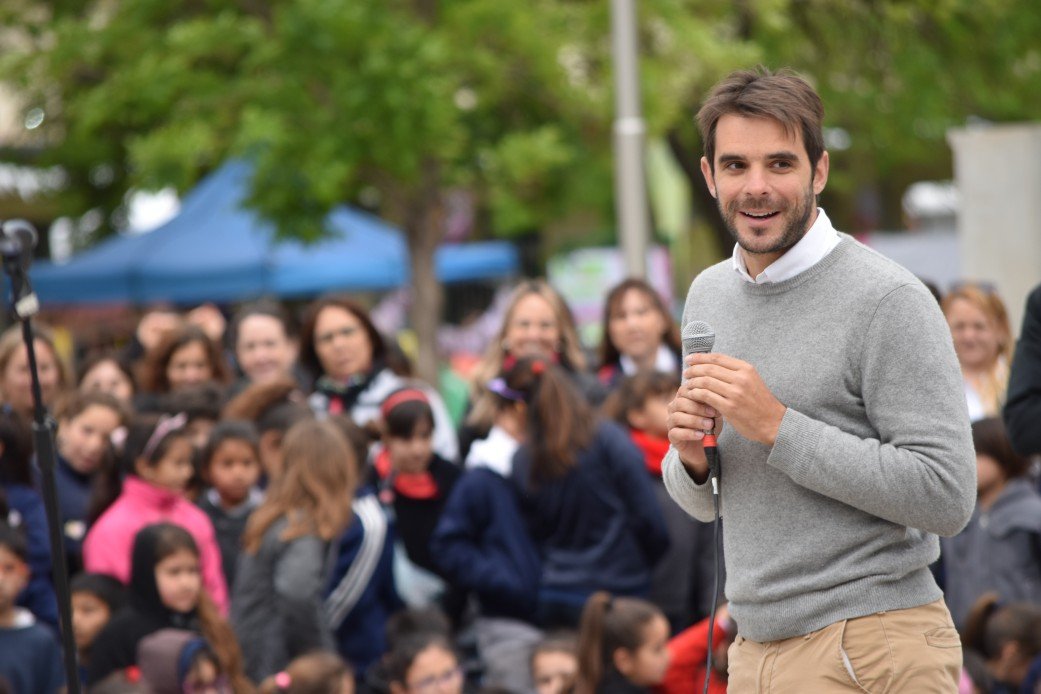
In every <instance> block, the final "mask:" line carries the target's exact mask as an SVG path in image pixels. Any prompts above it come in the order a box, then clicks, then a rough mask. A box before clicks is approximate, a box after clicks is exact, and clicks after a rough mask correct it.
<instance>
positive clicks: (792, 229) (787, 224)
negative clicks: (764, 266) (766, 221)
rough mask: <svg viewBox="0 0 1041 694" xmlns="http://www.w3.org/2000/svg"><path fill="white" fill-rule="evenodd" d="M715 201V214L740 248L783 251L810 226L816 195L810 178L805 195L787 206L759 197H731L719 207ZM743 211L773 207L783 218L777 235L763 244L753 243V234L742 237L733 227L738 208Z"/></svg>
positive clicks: (735, 223) (815, 204) (766, 209)
mask: <svg viewBox="0 0 1041 694" xmlns="http://www.w3.org/2000/svg"><path fill="white" fill-rule="evenodd" d="M716 205H717V206H718V207H719V214H720V216H721V217H722V218H723V224H724V226H726V228H727V231H728V232H730V235H731V236H733V237H734V241H736V242H737V244H738V245H739V246H741V248H742V249H744V250H745V251H747V252H748V253H757V254H758V253H783V252H785V251H787V250H788V249H789V248H791V247H792V246H794V245H795V244H797V243H799V241H800V240H801V239H802V237H803V236H805V235H806V232H807V231H809V230H810V227H809V223H810V217H812V216H813V213H814V212H815V211H816V210H817V196H816V194H815V193H814V192H813V179H810V185H809V187H807V189H806V195H804V196H803V198H802V200H801V201H800V202H799V203H798V204H797V205H796V206H795V207H789V206H787V205H786V204H781V205H779V204H777V203H776V202H775V201H774V200H772V199H769V198H767V199H763V200H756V201H747V200H746V201H744V202H742V201H741V200H737V199H735V200H731V201H730V202H729V203H728V204H727V205H726V207H725V208H724V207H723V202H722V201H721V200H717V201H716ZM742 209H743V210H745V211H746V212H758V211H763V212H765V211H768V210H777V211H778V214H780V215H781V216H782V218H783V220H784V226H783V229H782V230H781V235H780V236H779V237H778V238H777V239H776V240H775V241H773V243H770V244H768V245H766V246H761V245H757V244H756V241H757V240H758V239H757V238H756V237H755V236H746V237H742V236H741V234H740V233H738V230H737V218H738V215H740V214H741V212H740V210H742Z"/></svg>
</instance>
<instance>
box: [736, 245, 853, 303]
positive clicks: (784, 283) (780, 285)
mask: <svg viewBox="0 0 1041 694" xmlns="http://www.w3.org/2000/svg"><path fill="white" fill-rule="evenodd" d="M838 233H839V239H840V240H839V245H837V246H835V248H834V249H832V251H831V253H828V255H826V256H824V257H823V258H821V259H820V260H819V261H817V262H816V263H815V264H814V265H813V266H811V267H809V268H807V269H806V270H803V271H802V272H800V273H799V274H798V275H796V276H795V277H789V278H788V279H786V280H781V281H780V282H769V283H766V284H752V283H751V282H745V281H743V280H742V281H741V285H742V289H743V290H744V291H745V292H747V293H749V294H751V295H753V296H770V295H774V294H783V293H784V292H787V291H790V290H792V289H794V288H796V287H798V286H799V285H801V284H803V283H804V282H808V281H810V280H812V279H814V278H815V277H817V276H818V275H821V274H823V273H825V272H827V271H828V270H829V269H831V268H832V267H833V266H834V265H835V264H836V263H838V262H839V261H840V260H842V259H843V258H844V257H845V256H846V255H847V254H848V253H849V252H850V250H851V249H852V248H853V245H854V244H855V243H856V241H855V240H854V239H853V237H852V236H850V235H849V234H844V233H842V232H841V231H840V232H838ZM738 279H740V278H738Z"/></svg>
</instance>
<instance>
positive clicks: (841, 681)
mask: <svg viewBox="0 0 1041 694" xmlns="http://www.w3.org/2000/svg"><path fill="white" fill-rule="evenodd" d="M727 657H728V661H729V667H728V671H729V677H730V682H729V684H728V686H727V692H728V694H832V693H833V692H835V693H838V692H843V693H846V692H868V693H869V694H905V693H906V694H941V693H942V694H956V692H957V691H958V679H959V677H960V674H961V666H962V654H961V643H960V641H959V638H958V632H957V631H955V629H954V623H953V622H952V621H951V613H950V612H948V611H947V606H946V605H945V604H944V602H943V600H937V601H936V602H934V603H930V604H928V605H922V606H921V607H913V608H911V609H907V610H894V611H891V612H879V613H877V614H871V615H867V616H865V617H858V618H856V619H846V620H843V621H841V622H836V623H835V624H832V625H830V626H827V627H824V628H823V629H821V630H820V631H815V632H812V633H810V634H806V635H805V636H796V637H793V638H790V639H785V640H783V641H771V642H768V643H759V642H756V641H749V640H748V639H745V638H742V637H741V636H738V637H737V639H736V640H735V641H734V643H733V644H732V645H731V646H730V649H729V650H728V651H727Z"/></svg>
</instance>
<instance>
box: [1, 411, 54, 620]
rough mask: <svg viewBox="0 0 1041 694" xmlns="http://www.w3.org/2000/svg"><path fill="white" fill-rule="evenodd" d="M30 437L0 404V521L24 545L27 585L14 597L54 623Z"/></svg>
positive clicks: (44, 522)
mask: <svg viewBox="0 0 1041 694" xmlns="http://www.w3.org/2000/svg"><path fill="white" fill-rule="evenodd" d="M32 454H33V440H32V433H31V432H30V430H29V424H28V422H27V421H26V420H25V419H23V418H22V416H21V415H19V414H18V413H17V412H15V411H14V410H13V409H12V408H11V407H9V406H7V405H5V406H3V407H0V492H3V494H4V496H6V500H7V514H5V515H3V516H0V522H3V521H7V522H8V524H9V525H11V526H12V527H14V528H16V529H17V530H19V531H20V532H21V533H22V534H23V535H24V536H25V540H26V543H27V544H28V550H29V551H28V554H27V561H28V564H29V569H30V571H31V574H30V576H29V585H27V586H26V588H25V590H24V591H22V593H21V595H19V596H18V605H19V606H20V607H25V608H27V609H28V610H29V611H30V612H32V613H33V614H34V615H36V618H37V619H39V620H41V621H44V622H47V623H48V624H50V625H52V626H54V627H57V626H58V603H57V602H56V601H55V599H54V586H53V584H52V583H51V541H50V537H49V535H48V525H47V513H46V511H45V510H44V506H43V499H42V498H41V497H40V493H39V492H38V491H36V489H35V488H34V487H33V474H32Z"/></svg>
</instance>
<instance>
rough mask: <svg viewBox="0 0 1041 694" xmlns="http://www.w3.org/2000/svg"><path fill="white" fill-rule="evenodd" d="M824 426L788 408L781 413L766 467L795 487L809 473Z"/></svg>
mask: <svg viewBox="0 0 1041 694" xmlns="http://www.w3.org/2000/svg"><path fill="white" fill-rule="evenodd" d="M824 426H825V425H824V423H823V422H819V421H817V420H815V419H811V418H810V417H807V416H806V415H804V414H802V413H801V412H798V411H796V410H794V409H792V408H791V407H789V408H788V409H787V411H786V412H785V413H784V418H783V419H782V420H781V426H780V428H779V429H778V430H777V439H776V440H775V441H774V447H773V449H771V451H770V456H769V457H768V458H767V459H766V464H767V465H770V466H772V467H774V468H777V469H778V470H780V471H781V472H783V473H785V474H786V475H788V476H789V477H790V478H792V480H794V481H795V482H796V483H798V482H799V481H800V480H801V479H803V478H804V477H806V476H807V475H809V474H811V473H810V468H811V467H812V466H813V461H814V459H815V458H816V455H817V447H818V445H819V444H820V439H821V435H822V433H823V430H824Z"/></svg>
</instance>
